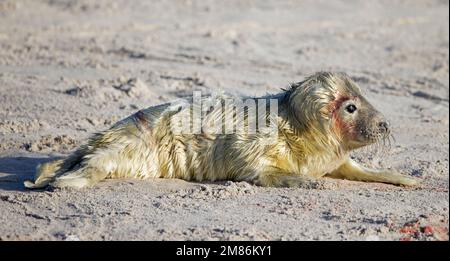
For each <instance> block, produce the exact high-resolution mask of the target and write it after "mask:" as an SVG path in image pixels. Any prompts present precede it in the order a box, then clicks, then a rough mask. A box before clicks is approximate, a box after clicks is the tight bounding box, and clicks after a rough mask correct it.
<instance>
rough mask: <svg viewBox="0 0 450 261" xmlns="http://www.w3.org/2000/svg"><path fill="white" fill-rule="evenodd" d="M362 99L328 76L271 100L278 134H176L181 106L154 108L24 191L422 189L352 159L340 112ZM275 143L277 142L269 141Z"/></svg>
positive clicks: (41, 174) (347, 82)
mask: <svg viewBox="0 0 450 261" xmlns="http://www.w3.org/2000/svg"><path fill="white" fill-rule="evenodd" d="M355 95H356V96H358V95H359V96H360V95H361V93H360V90H359V87H358V86H357V85H356V84H355V83H354V82H353V81H351V79H350V78H349V77H347V76H346V75H345V74H339V73H327V72H321V73H317V74H314V75H312V76H310V77H308V78H307V79H305V80H304V81H303V82H300V83H297V84H293V85H292V86H291V88H290V89H288V90H285V91H283V92H282V93H280V94H277V95H272V96H267V97H265V98H267V99H278V101H279V103H278V104H279V105H278V111H279V117H278V118H277V119H275V120H276V121H277V122H278V134H277V136H276V137H273V136H272V137H268V134H262V133H257V134H238V133H234V134H226V135H225V134H219V135H216V134H209V133H207V132H202V133H200V134H174V133H173V132H172V131H171V129H170V128H169V125H170V120H171V118H172V117H173V116H174V115H175V114H177V113H180V106H177V104H163V105H159V106H154V107H150V108H148V109H145V110H141V111H139V112H137V113H136V114H133V115H131V116H130V117H128V118H126V119H124V120H122V121H120V122H118V123H116V124H115V125H114V126H112V127H111V128H110V129H109V130H106V131H104V132H101V133H98V134H95V135H94V136H93V137H91V138H90V139H89V141H88V143H87V144H86V145H83V146H81V147H80V148H79V149H78V150H77V151H75V152H74V153H73V154H72V155H70V156H69V157H68V158H66V159H65V160H58V161H54V162H50V163H46V164H43V165H41V166H39V167H38V170H37V174H36V177H35V181H34V182H31V181H26V182H25V186H26V187H28V188H43V187H46V186H47V185H51V186H53V187H75V188H82V187H89V186H92V185H95V184H96V183H97V182H99V181H101V180H104V179H109V178H137V179H148V178H179V179H184V180H194V181H205V180H207V181H214V180H235V181H248V182H252V183H255V184H258V185H261V186H275V187H305V188H318V187H320V186H321V184H322V183H321V182H320V181H319V180H318V178H320V177H322V176H325V175H329V176H332V177H336V178H347V179H353V180H362V181H375V182H386V183H393V184H398V185H414V184H416V181H415V180H413V179H411V178H409V177H406V176H403V175H400V174H396V173H390V172H387V171H376V170H369V169H365V168H363V167H360V166H358V165H357V164H356V163H354V162H353V161H351V160H350V159H349V157H348V155H349V153H350V151H351V150H352V148H349V147H348V146H347V144H346V142H345V141H344V140H343V136H342V127H339V126H340V125H339V124H338V123H336V121H335V119H333V110H334V109H336V108H334V107H336V106H339V105H338V104H337V102H336V101H338V100H339V99H340V98H342V97H352V96H355ZM221 98H226V96H223V97H221ZM333 106H334V107H333ZM219 113H220V109H216V110H215V111H211V112H209V114H208V116H207V118H206V121H208V120H213V119H214V118H215V117H218V116H217V115H219ZM268 138H275V139H276V142H275V143H273V144H266V143H265V141H267V139H268ZM379 138H380V137H377V139H379Z"/></svg>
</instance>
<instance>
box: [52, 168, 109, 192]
mask: <svg viewBox="0 0 450 261" xmlns="http://www.w3.org/2000/svg"><path fill="white" fill-rule="evenodd" d="M107 176H108V173H107V172H105V171H104V170H101V169H98V168H96V167H94V166H85V167H81V168H79V169H77V170H75V171H71V172H67V173H64V175H63V176H59V177H57V178H55V180H54V181H52V182H51V183H50V186H52V187H56V188H68V187H71V188H83V187H90V186H93V185H95V184H97V183H98V182H99V181H101V180H103V179H105V178H106V177H107Z"/></svg>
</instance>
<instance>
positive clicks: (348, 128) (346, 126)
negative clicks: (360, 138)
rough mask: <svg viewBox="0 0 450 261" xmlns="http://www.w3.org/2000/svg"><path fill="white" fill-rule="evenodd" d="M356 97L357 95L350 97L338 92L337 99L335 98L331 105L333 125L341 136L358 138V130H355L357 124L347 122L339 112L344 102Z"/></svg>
mask: <svg viewBox="0 0 450 261" xmlns="http://www.w3.org/2000/svg"><path fill="white" fill-rule="evenodd" d="M356 99H357V97H356V96H350V97H349V96H343V95H340V94H338V95H337V96H336V99H334V100H333V101H332V102H331V103H330V105H329V106H330V107H329V109H330V112H331V114H332V120H333V127H334V128H335V130H336V131H337V132H338V133H339V134H340V135H341V136H344V137H349V138H356V135H357V132H356V130H355V125H354V124H352V123H349V122H345V120H344V119H342V118H341V117H340V114H339V110H340V108H341V106H342V104H343V103H344V102H346V101H348V100H356Z"/></svg>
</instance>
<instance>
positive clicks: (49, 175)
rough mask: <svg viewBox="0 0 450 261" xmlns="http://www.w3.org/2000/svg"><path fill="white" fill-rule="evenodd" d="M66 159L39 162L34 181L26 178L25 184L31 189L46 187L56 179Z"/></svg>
mask: <svg viewBox="0 0 450 261" xmlns="http://www.w3.org/2000/svg"><path fill="white" fill-rule="evenodd" d="M63 162H64V160H63V159H61V160H55V161H52V162H47V163H43V164H39V165H38V166H37V170H36V175H35V177H34V182H32V181H29V180H26V181H25V182H24V183H23V184H24V185H25V187H26V188H29V189H39V188H45V187H46V186H47V185H48V184H49V183H50V182H52V181H53V180H55V176H56V173H57V171H58V170H59V169H60V168H61V165H62V164H63Z"/></svg>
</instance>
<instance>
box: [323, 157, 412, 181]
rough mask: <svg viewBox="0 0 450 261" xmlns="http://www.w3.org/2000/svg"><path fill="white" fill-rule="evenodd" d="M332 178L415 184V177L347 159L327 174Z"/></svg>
mask: <svg viewBox="0 0 450 261" xmlns="http://www.w3.org/2000/svg"><path fill="white" fill-rule="evenodd" d="M328 176H329V177H332V178H342V179H348V180H357V181H366V182H382V183H389V184H395V185H403V186H416V185H418V184H419V181H418V180H417V179H414V178H411V177H408V176H405V175H402V174H399V173H395V172H393V171H390V170H373V169H368V168H365V167H363V166H360V165H359V164H358V163H356V162H355V161H353V160H351V159H348V160H347V161H346V162H345V163H344V164H342V165H341V166H340V167H339V168H338V169H336V170H335V171H333V172H331V173H329V174H328Z"/></svg>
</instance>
